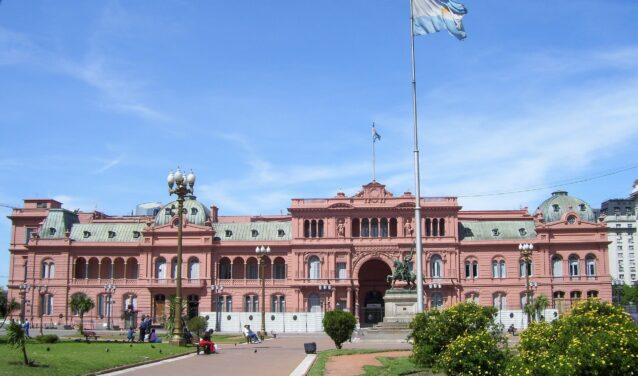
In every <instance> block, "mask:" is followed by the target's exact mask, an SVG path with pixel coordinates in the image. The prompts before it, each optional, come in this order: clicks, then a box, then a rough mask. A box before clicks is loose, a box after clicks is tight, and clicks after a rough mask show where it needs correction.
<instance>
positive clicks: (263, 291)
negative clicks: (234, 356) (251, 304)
mask: <svg viewBox="0 0 638 376" xmlns="http://www.w3.org/2000/svg"><path fill="white" fill-rule="evenodd" d="M255 253H257V256H258V257H259V272H260V273H261V336H262V337H266V275H265V274H264V256H266V255H267V254H269V253H270V247H264V246H263V245H262V246H260V247H257V248H255Z"/></svg>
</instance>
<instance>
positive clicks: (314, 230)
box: [310, 219, 317, 238]
mask: <svg viewBox="0 0 638 376" xmlns="http://www.w3.org/2000/svg"><path fill="white" fill-rule="evenodd" d="M310 237H311V238H316V237H317V220H315V219H313V220H312V221H310Z"/></svg>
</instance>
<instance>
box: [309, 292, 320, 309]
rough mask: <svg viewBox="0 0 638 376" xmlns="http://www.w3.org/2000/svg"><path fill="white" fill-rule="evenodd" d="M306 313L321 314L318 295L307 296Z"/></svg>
mask: <svg viewBox="0 0 638 376" xmlns="http://www.w3.org/2000/svg"><path fill="white" fill-rule="evenodd" d="M308 312H321V299H320V298H319V294H310V296H308Z"/></svg>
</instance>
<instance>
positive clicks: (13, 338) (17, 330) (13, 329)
mask: <svg viewBox="0 0 638 376" xmlns="http://www.w3.org/2000/svg"><path fill="white" fill-rule="evenodd" d="M6 334H7V343H8V344H9V345H11V346H12V347H13V348H16V349H21V350H22V355H23V356H24V365H25V366H28V365H29V358H28V357H27V335H26V333H25V332H24V329H22V326H20V324H18V323H16V322H14V321H11V322H10V323H9V326H7V331H6Z"/></svg>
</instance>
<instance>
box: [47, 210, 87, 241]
mask: <svg viewBox="0 0 638 376" xmlns="http://www.w3.org/2000/svg"><path fill="white" fill-rule="evenodd" d="M79 221H80V220H79V219H78V216H77V215H76V214H74V213H73V212H70V211H68V210H66V209H51V210H49V213H48V214H47V217H46V218H45V220H44V222H43V223H42V227H40V234H39V235H40V239H63V238H64V233H65V232H67V231H68V230H71V227H72V226H73V224H74V223H78V222H79Z"/></svg>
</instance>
